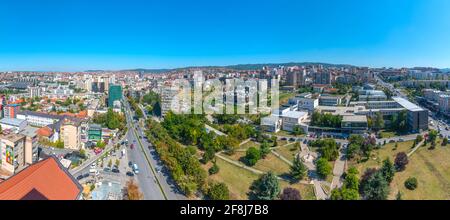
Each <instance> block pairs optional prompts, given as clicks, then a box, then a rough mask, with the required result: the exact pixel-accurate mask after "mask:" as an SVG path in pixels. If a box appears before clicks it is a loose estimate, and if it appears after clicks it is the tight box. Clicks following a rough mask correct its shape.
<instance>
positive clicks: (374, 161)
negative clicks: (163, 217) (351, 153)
mask: <svg viewBox="0 0 450 220" xmlns="http://www.w3.org/2000/svg"><path fill="white" fill-rule="evenodd" d="M413 143H414V141H405V142H398V143H397V144H398V147H397V149H395V150H394V146H395V144H396V143H388V144H386V145H384V146H382V147H381V149H378V150H374V151H373V152H372V154H371V156H370V158H369V159H368V160H367V161H365V162H360V163H357V162H355V161H350V162H349V167H350V166H354V167H356V168H357V169H358V171H359V174H360V175H362V174H363V173H364V171H365V170H366V169H367V168H378V167H380V166H381V164H382V163H383V160H385V159H386V158H388V157H389V158H390V159H391V161H392V162H394V159H395V155H397V153H400V152H405V153H408V152H410V151H411V150H412V145H413Z"/></svg>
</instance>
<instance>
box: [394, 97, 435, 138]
mask: <svg viewBox="0 0 450 220" xmlns="http://www.w3.org/2000/svg"><path fill="white" fill-rule="evenodd" d="M393 99H394V100H395V101H396V102H398V104H400V105H401V106H402V107H403V108H405V109H406V110H407V111H408V119H407V120H408V126H409V128H410V130H411V131H415V132H418V131H421V130H422V131H424V130H428V110H425V109H423V108H421V107H419V106H417V105H416V104H414V103H412V102H410V101H408V100H406V99H404V98H401V97H393Z"/></svg>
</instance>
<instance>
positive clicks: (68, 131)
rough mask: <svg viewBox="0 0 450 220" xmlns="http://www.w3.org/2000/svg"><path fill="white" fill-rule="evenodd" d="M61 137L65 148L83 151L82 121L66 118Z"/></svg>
mask: <svg viewBox="0 0 450 220" xmlns="http://www.w3.org/2000/svg"><path fill="white" fill-rule="evenodd" d="M61 137H62V139H63V141H64V148H66V149H71V150H80V149H81V121H80V120H77V119H75V118H73V119H68V118H65V119H64V121H63V122H62V125H61Z"/></svg>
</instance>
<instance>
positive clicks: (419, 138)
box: [416, 134, 423, 143]
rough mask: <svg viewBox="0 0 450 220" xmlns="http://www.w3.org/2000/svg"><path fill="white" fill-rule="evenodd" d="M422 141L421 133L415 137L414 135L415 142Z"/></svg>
mask: <svg viewBox="0 0 450 220" xmlns="http://www.w3.org/2000/svg"><path fill="white" fill-rule="evenodd" d="M422 141H423V136H422V135H420V134H419V135H417V137H416V143H420V142H422Z"/></svg>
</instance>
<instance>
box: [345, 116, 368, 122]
mask: <svg viewBox="0 0 450 220" xmlns="http://www.w3.org/2000/svg"><path fill="white" fill-rule="evenodd" d="M342 121H343V122H367V117H366V116H365V115H345V116H343V118H342Z"/></svg>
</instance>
